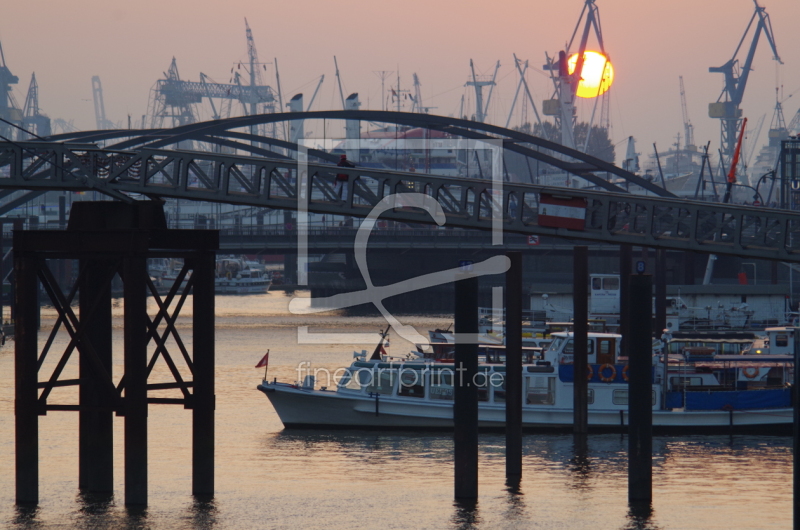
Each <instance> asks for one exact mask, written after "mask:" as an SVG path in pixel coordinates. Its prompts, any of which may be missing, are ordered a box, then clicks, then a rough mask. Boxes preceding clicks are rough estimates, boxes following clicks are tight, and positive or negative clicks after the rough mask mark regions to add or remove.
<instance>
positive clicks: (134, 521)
mask: <svg viewBox="0 0 800 530" xmlns="http://www.w3.org/2000/svg"><path fill="white" fill-rule="evenodd" d="M125 512H126V515H127V517H126V518H125V520H124V521H123V524H122V525H119V526H112V525H107V526H105V528H125V529H126V530H141V529H145V528H150V525H149V524H148V521H147V507H146V506H126V507H125ZM123 525H124V526H123ZM100 528H104V527H102V526H101V527H100Z"/></svg>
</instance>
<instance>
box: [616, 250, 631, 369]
mask: <svg viewBox="0 0 800 530" xmlns="http://www.w3.org/2000/svg"><path fill="white" fill-rule="evenodd" d="M632 260H633V247H632V246H631V245H620V246H619V334H620V335H622V345H621V350H620V354H621V355H622V356H624V357H627V356H628V332H629V331H630V311H629V309H628V308H629V305H630V293H629V287H628V277H629V276H630V275H631V261H632Z"/></svg>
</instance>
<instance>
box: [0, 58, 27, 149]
mask: <svg viewBox="0 0 800 530" xmlns="http://www.w3.org/2000/svg"><path fill="white" fill-rule="evenodd" d="M17 83H19V77H17V76H15V75H14V74H12V73H11V70H9V69H8V66H6V57H5V54H4V53H3V45H2V44H0V91H2V94H0V118H2V119H3V120H5V121H4V122H0V134H1V135H3V136H4V137H5V138H10V137H11V135H12V133H13V128H12V126H11V125H10V124H9V123H7V122H11V123H13V124H17V125H18V124H20V123H21V122H22V111H21V110H20V109H19V105H17V102H16V101H15V100H14V95H13V94H12V92H11V88H12V87H11V85H16V84H17Z"/></svg>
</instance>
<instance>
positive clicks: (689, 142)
mask: <svg viewBox="0 0 800 530" xmlns="http://www.w3.org/2000/svg"><path fill="white" fill-rule="evenodd" d="M678 80H679V81H680V85H681V114H682V115H683V131H684V136H683V141H684V146H685V147H686V149H687V150H690V151H697V146H696V145H695V144H694V126H693V125H692V122H691V121H690V120H689V111H688V110H687V109H686V90H685V89H684V88H683V76H682V75H681V76H678Z"/></svg>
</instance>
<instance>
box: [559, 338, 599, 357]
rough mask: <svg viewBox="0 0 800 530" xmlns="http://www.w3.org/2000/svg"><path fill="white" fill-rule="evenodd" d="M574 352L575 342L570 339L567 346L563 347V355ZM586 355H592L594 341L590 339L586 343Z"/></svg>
mask: <svg viewBox="0 0 800 530" xmlns="http://www.w3.org/2000/svg"><path fill="white" fill-rule="evenodd" d="M574 350H575V342H574V341H573V340H572V339H569V342H567V345H566V346H564V353H566V354H571V353H574ZM586 353H588V354H589V355H591V354H593V353H594V341H593V340H592V339H589V340H587V341H586Z"/></svg>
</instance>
